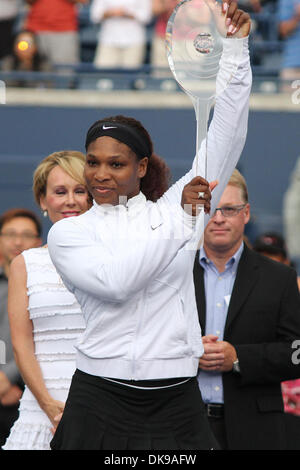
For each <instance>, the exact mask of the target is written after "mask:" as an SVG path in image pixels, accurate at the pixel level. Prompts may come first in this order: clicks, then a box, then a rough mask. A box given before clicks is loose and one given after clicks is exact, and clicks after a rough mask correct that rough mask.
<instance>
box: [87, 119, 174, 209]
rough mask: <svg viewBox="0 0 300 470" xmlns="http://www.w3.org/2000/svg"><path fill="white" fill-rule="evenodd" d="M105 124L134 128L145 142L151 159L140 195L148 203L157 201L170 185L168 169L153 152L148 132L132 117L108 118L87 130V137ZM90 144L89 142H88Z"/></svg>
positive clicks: (138, 156)
mask: <svg viewBox="0 0 300 470" xmlns="http://www.w3.org/2000/svg"><path fill="white" fill-rule="evenodd" d="M105 122H117V123H120V124H126V125H127V126H130V127H132V128H134V129H135V130H136V131H137V132H138V133H139V135H140V136H141V137H142V138H143V139H145V140H146V141H147V144H148V146H149V148H150V149H151V157H150V158H149V161H148V167H147V173H146V175H145V176H144V177H143V178H142V179H141V186H140V189H141V191H142V193H143V194H144V195H145V196H146V198H147V199H149V200H150V201H153V202H155V201H157V199H159V198H160V197H161V196H162V195H163V194H164V193H165V192H166V190H167V189H168V187H169V184H170V169H169V167H168V165H167V164H166V162H165V161H164V160H163V159H162V158H161V157H159V156H158V155H156V154H155V153H154V152H153V142H152V140H151V137H150V135H149V133H148V131H147V130H146V129H145V128H144V126H143V125H142V123H141V122H140V121H138V120H136V119H134V118H132V117H127V116H123V115H117V116H109V117H105V118H103V119H100V120H98V121H96V122H95V123H94V124H93V125H92V126H91V127H90V128H89V130H88V132H87V135H89V133H90V131H91V129H93V128H94V127H95V126H97V125H101V123H105ZM89 143H90V141H89ZM136 156H137V158H139V159H140V158H143V156H140V155H136Z"/></svg>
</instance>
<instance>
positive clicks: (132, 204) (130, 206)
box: [93, 191, 147, 216]
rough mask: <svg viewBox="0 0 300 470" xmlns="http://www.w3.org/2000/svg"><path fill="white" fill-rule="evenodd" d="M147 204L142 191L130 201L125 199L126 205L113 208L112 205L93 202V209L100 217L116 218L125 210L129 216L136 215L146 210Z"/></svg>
mask: <svg viewBox="0 0 300 470" xmlns="http://www.w3.org/2000/svg"><path fill="white" fill-rule="evenodd" d="M121 202H122V201H121ZM146 203H147V199H146V196H145V195H144V194H143V193H142V192H141V191H140V192H139V194H137V196H134V197H131V198H130V199H128V200H127V199H126V198H124V204H122V203H121V204H118V205H116V206H112V205H111V204H97V203H96V201H93V209H94V211H96V212H97V213H99V214H100V215H112V216H114V215H117V214H119V213H120V211H124V210H126V211H127V213H128V214H129V215H135V214H138V213H139V212H141V210H143V209H144V207H145V205H146Z"/></svg>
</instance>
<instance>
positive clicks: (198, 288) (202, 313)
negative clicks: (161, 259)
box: [194, 251, 206, 332]
mask: <svg viewBox="0 0 300 470" xmlns="http://www.w3.org/2000/svg"><path fill="white" fill-rule="evenodd" d="M194 286H195V295H196V303H197V310H198V317H199V323H200V326H201V330H202V332H205V320H206V301H205V289H204V269H203V268H202V266H200V263H199V251H197V253H196V257H195V263H194Z"/></svg>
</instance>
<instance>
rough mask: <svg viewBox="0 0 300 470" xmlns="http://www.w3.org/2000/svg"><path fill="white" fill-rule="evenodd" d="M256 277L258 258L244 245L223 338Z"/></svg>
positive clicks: (257, 273)
mask: <svg viewBox="0 0 300 470" xmlns="http://www.w3.org/2000/svg"><path fill="white" fill-rule="evenodd" d="M258 275H259V270H258V257H257V255H256V253H255V252H253V251H252V250H250V249H249V248H248V247H247V246H246V245H245V247H244V250H243V253H242V256H241V259H240V262H239V265H238V269H237V274H236V278H235V283H234V286H233V289H232V294H231V299H230V303H229V307H228V312H227V318H226V324H225V331H224V337H225V335H226V334H227V331H228V328H229V327H230V325H231V323H232V322H233V320H234V319H235V318H236V316H237V315H238V313H239V311H240V309H241V307H242V305H243V304H244V302H245V301H246V300H247V297H248V296H249V294H250V292H251V291H252V289H253V287H254V285H255V284H256V282H257V279H258Z"/></svg>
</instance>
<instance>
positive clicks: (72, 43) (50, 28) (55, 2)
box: [25, 0, 89, 65]
mask: <svg viewBox="0 0 300 470" xmlns="http://www.w3.org/2000/svg"><path fill="white" fill-rule="evenodd" d="M26 2H27V3H28V5H29V10H28V15H27V18H26V21H25V28H26V29H27V30H29V31H32V32H33V33H35V36H36V39H37V43H38V50H39V53H40V54H41V55H42V56H44V57H46V58H47V60H49V62H50V63H51V64H52V65H61V64H62V65H64V64H71V65H74V64H77V63H78V62H80V44H79V35H78V10H77V4H86V3H88V2H89V0H51V1H49V0H26Z"/></svg>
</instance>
